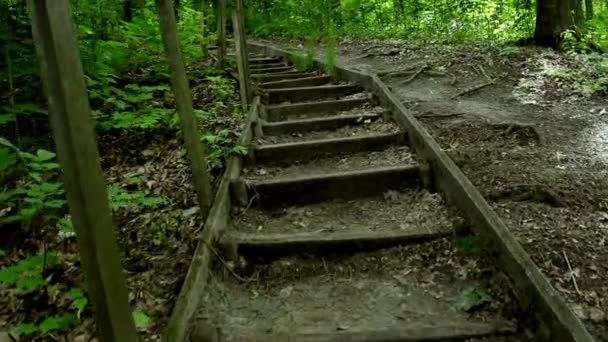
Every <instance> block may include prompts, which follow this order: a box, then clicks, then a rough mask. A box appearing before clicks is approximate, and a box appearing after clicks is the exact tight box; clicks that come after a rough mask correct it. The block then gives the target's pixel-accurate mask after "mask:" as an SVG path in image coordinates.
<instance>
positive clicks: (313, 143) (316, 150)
mask: <svg viewBox="0 0 608 342" xmlns="http://www.w3.org/2000/svg"><path fill="white" fill-rule="evenodd" d="M406 141H407V135H406V134H405V132H397V133H389V134H373V135H366V136H354V137H346V138H330V139H320V140H308V141H299V142H290V143H282V144H272V145H260V146H256V147H255V149H254V150H253V155H254V158H255V162H256V164H266V165H275V164H278V165H287V164H290V163H292V162H295V161H300V162H303V161H307V160H311V159H314V158H319V157H322V156H324V155H330V154H337V153H354V152H361V151H379V150H383V149H385V148H386V147H387V146H390V145H400V144H403V143H405V142H406Z"/></svg>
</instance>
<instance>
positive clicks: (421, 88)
mask: <svg viewBox="0 0 608 342" xmlns="http://www.w3.org/2000/svg"><path fill="white" fill-rule="evenodd" d="M266 42H269V43H272V44H275V45H279V46H282V47H285V48H287V47H291V48H294V47H296V48H298V49H299V50H301V51H302V53H304V50H305V48H304V43H301V42H298V41H289V40H281V39H273V40H271V41H266ZM317 54H318V56H319V57H323V48H319V50H318V53H317ZM337 54H338V58H337V59H338V62H339V63H341V64H343V65H347V66H349V67H352V68H355V69H358V70H362V71H366V72H371V73H378V74H379V75H381V76H382V78H383V80H384V81H385V82H386V84H387V85H388V86H389V87H390V88H391V89H392V91H393V92H394V93H395V94H396V95H397V96H398V98H399V99H400V100H401V101H402V102H403V103H404V105H405V106H406V107H407V108H408V109H409V110H411V111H412V113H413V114H414V115H415V116H416V117H418V118H419V120H420V121H421V122H422V123H423V124H424V126H425V127H426V128H427V129H428V130H429V132H430V133H431V134H432V135H433V136H434V138H435V139H436V140H437V141H438V142H439V144H440V145H441V147H442V148H443V149H444V150H445V151H446V152H447V153H448V154H449V155H450V156H451V157H452V159H453V160H454V161H455V162H456V163H457V164H458V165H459V166H460V168H461V169H462V170H463V172H464V173H465V174H466V175H467V177H468V178H469V179H470V180H471V181H472V182H473V183H474V184H475V185H476V186H477V188H478V189H479V190H480V191H481V193H482V194H483V195H484V196H485V198H486V199H487V200H488V202H489V203H490V205H491V206H492V207H493V208H494V209H495V210H496V212H497V213H498V214H499V216H500V217H501V218H502V219H503V221H504V222H505V223H506V224H507V225H508V227H509V228H510V229H511V230H512V231H513V233H515V235H516V236H517V238H518V240H519V241H520V243H521V244H522V245H523V247H524V248H525V249H526V251H527V252H528V253H529V254H530V256H531V257H532V259H533V260H534V261H535V263H536V264H537V265H538V266H539V267H540V268H541V270H542V271H543V272H544V274H545V275H546V276H547V277H548V278H549V279H550V281H551V283H552V284H553V286H554V287H555V288H556V289H557V290H558V291H559V292H561V293H562V295H563V296H564V297H565V298H566V300H567V301H568V302H569V303H570V304H571V307H572V309H573V310H574V312H575V313H576V314H577V315H578V316H579V317H580V318H581V319H582V320H583V321H584V322H585V323H586V324H587V326H588V327H589V330H590V331H592V332H593V333H594V334H595V335H596V336H598V337H600V338H601V339H602V340H606V341H608V328H607V327H608V177H607V176H608V115H606V114H608V101H607V97H606V96H605V94H604V96H601V94H598V93H593V89H594V88H597V87H599V86H600V85H602V84H603V83H602V82H606V79H605V77H606V74H605V72H606V70H608V56H598V55H578V54H568V53H558V52H555V51H552V50H547V49H541V48H536V47H522V48H517V47H507V48H497V47H488V46H479V45H477V46H474V45H457V46H456V45H436V44H419V43H412V42H408V41H401V40H388V41H387V40H384V41H363V40H343V41H341V42H340V43H339V45H338V49H337ZM602 71H603V72H604V73H603V74H602Z"/></svg>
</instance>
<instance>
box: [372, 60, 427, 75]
mask: <svg viewBox="0 0 608 342" xmlns="http://www.w3.org/2000/svg"><path fill="white" fill-rule="evenodd" d="M421 65H422V63H418V64H413V65H408V66H406V67H403V68H401V69H397V70H386V71H380V72H378V73H376V74H377V75H378V77H385V76H401V75H403V74H409V73H410V72H412V70H414V69H416V68H419V67H420V66H421Z"/></svg>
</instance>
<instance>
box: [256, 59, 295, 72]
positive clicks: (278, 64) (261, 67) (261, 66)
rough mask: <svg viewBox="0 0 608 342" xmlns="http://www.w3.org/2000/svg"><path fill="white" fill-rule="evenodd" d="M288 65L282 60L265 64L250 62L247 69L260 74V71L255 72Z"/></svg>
mask: <svg viewBox="0 0 608 342" xmlns="http://www.w3.org/2000/svg"><path fill="white" fill-rule="evenodd" d="M288 66H289V65H288V64H287V63H285V62H283V61H279V62H275V63H266V64H250V65H249V71H250V72H252V73H256V74H260V73H261V72H255V71H258V70H267V69H274V68H280V67H288Z"/></svg>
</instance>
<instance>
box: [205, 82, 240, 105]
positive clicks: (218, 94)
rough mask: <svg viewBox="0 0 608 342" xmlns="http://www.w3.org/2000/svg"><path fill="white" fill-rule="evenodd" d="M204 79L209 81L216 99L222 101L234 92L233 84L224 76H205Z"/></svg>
mask: <svg viewBox="0 0 608 342" xmlns="http://www.w3.org/2000/svg"><path fill="white" fill-rule="evenodd" d="M206 79H207V80H208V81H209V82H211V84H212V87H213V91H214V93H215V98H216V100H217V101H220V102H224V101H226V100H228V99H229V98H230V96H232V94H234V84H233V83H232V81H230V80H229V79H227V78H226V77H224V76H207V77H206Z"/></svg>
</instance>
